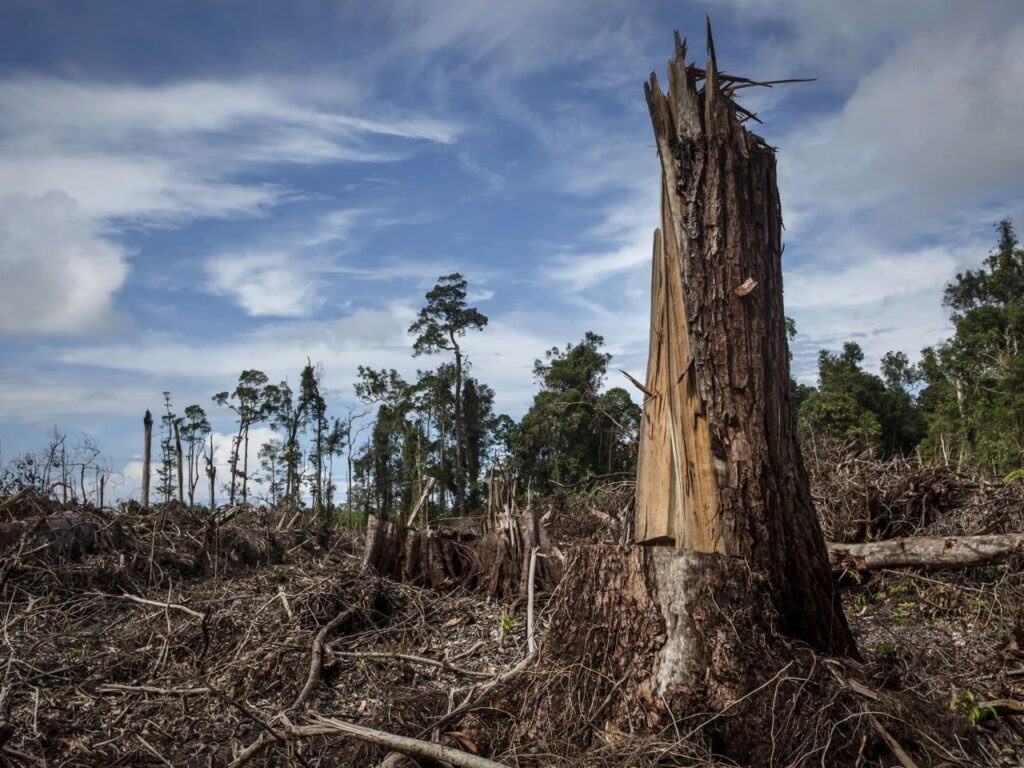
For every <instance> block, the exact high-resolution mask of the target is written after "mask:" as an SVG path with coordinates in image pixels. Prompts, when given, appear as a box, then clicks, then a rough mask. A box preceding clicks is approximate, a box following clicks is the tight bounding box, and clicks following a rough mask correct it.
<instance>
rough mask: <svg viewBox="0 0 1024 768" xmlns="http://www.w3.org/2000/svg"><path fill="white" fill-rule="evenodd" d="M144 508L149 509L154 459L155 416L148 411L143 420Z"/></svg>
mask: <svg viewBox="0 0 1024 768" xmlns="http://www.w3.org/2000/svg"><path fill="white" fill-rule="evenodd" d="M142 432H143V440H142V508H143V509H146V508H148V507H149V472H150V462H151V461H152V458H153V415H152V414H151V413H150V412H149V411H146V415H145V417H143V419H142Z"/></svg>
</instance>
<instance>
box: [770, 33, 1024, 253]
mask: <svg viewBox="0 0 1024 768" xmlns="http://www.w3.org/2000/svg"><path fill="white" fill-rule="evenodd" d="M1022 48H1024V20H1021V21H1019V22H1018V23H1016V24H1008V25H1006V26H1004V27H1003V28H1002V29H999V30H997V31H992V30H987V29H986V30H980V29H977V28H972V27H967V28H959V27H957V28H944V29H943V30H942V31H941V32H933V33H932V34H931V35H928V36H924V35H917V36H913V37H911V38H910V39H908V40H907V41H905V42H903V43H902V44H900V45H899V46H897V47H896V48H895V50H893V52H892V54H891V55H890V56H889V57H888V58H887V59H886V60H885V61H883V62H882V63H881V64H880V65H879V66H878V67H877V68H876V69H874V70H873V71H871V72H870V74H868V75H866V76H865V77H863V78H862V79H861V80H860V82H859V83H858V84H857V87H856V89H855V90H854V92H853V93H852V95H851V96H850V97H849V99H848V100H847V101H846V103H845V105H844V106H843V108H842V110H841V111H840V112H839V113H837V114H835V115H830V116H828V117H825V118H823V119H821V120H819V121H817V122H814V123H812V124H811V125H809V126H808V127H807V128H806V129H805V130H800V131H798V132H797V133H796V134H795V135H792V136H790V137H788V138H785V139H784V140H783V147H784V150H783V153H782V155H781V157H782V179H783V184H784V189H785V191H786V193H787V195H786V197H787V200H786V202H787V203H788V204H789V205H791V206H796V207H797V209H798V212H799V213H800V214H801V218H800V221H801V222H805V221H806V220H807V218H808V216H807V214H808V212H807V210H806V209H807V208H813V209H819V210H820V209H826V210H831V211H835V212H842V213H843V214H844V215H847V216H851V215H856V214H857V213H858V212H865V213H866V214H867V215H868V216H869V217H870V218H869V220H868V221H862V222H861V225H862V226H863V225H865V224H868V225H873V226H875V227H878V228H884V229H886V230H888V231H893V230H895V232H896V233H897V234H898V233H900V232H908V231H909V232H915V231H916V232H920V231H921V230H922V229H924V228H929V227H932V226H934V223H935V222H936V221H937V220H938V221H941V218H937V217H944V216H948V215H950V214H953V213H958V212H961V211H962V210H964V209H971V208H973V207H977V206H978V205H979V203H984V202H985V201H988V200H992V199H1005V198H1006V197H1007V196H1010V197H1018V198H1019V197H1020V196H1021V195H1022V187H1021V181H1020V179H1021V178H1022V176H1024V153H1021V152H1020V148H1019V145H1020V138H1019V130H1018V126H1019V125H1020V124H1021V123H1022V122H1024V98H1022V96H1021V94H1022V92H1024V60H1022V58H1021V56H1020V55H1019V52H1020V50H1021V49H1022Z"/></svg>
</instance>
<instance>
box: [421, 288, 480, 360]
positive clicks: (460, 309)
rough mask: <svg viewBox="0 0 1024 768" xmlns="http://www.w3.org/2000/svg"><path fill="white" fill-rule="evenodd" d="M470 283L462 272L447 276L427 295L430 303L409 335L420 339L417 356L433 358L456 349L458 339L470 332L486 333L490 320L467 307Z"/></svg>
mask: <svg viewBox="0 0 1024 768" xmlns="http://www.w3.org/2000/svg"><path fill="white" fill-rule="evenodd" d="M466 285H467V284H466V280H465V278H464V277H463V276H462V275H460V274H459V273H458V272H454V273H452V274H450V275H443V276H442V277H440V278H438V280H437V284H436V285H435V286H434V287H433V288H431V289H430V290H429V291H428V292H427V295H426V299H427V303H426V305H425V306H424V307H423V308H422V309H421V310H420V311H419V315H417V318H416V321H415V322H414V323H413V324H412V325H410V326H409V333H411V334H413V335H415V336H416V341H415V342H413V347H412V349H413V355H414V356H415V355H423V354H427V355H431V354H434V353H436V352H439V351H441V350H450V349H455V348H456V347H457V346H458V342H457V341H456V339H457V338H460V337H462V336H465V335H466V331H468V330H470V329H472V330H477V331H479V330H483V328H484V327H486V325H487V317H486V316H485V315H483V314H481V313H480V312H479V311H477V309H476V308H475V307H467V306H466Z"/></svg>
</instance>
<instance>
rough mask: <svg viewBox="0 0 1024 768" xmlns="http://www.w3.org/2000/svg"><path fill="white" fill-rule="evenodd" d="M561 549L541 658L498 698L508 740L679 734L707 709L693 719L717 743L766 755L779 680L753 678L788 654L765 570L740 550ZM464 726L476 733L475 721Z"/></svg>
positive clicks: (720, 749)
mask: <svg viewBox="0 0 1024 768" xmlns="http://www.w3.org/2000/svg"><path fill="white" fill-rule="evenodd" d="M567 560H568V564H567V566H566V573H565V577H564V579H563V581H562V583H561V584H560V585H559V587H558V605H557V607H556V609H555V612H554V616H553V618H552V621H551V624H550V627H549V629H548V632H547V634H546V635H545V636H544V638H543V640H542V641H541V644H540V647H539V649H538V653H537V662H536V663H535V664H534V666H533V667H532V668H531V670H530V673H529V674H527V676H526V678H525V684H524V685H523V686H521V687H520V688H519V689H517V690H515V691H513V692H512V693H511V694H510V695H508V696H505V697H503V699H502V702H503V703H502V707H501V709H502V710H503V711H504V712H505V713H507V715H511V721H510V723H509V731H508V732H507V734H505V737H504V738H505V739H507V742H508V744H516V745H523V744H543V745H545V748H547V749H550V750H552V751H554V752H555V753H558V754H561V753H562V751H563V750H564V752H565V753H570V752H571V751H572V750H573V749H578V748H580V747H582V746H584V745H586V744H588V743H590V741H591V739H592V738H593V737H594V735H595V733H596V734H597V735H598V737H599V738H602V739H604V740H607V739H609V738H611V739H615V738H619V737H621V736H622V735H623V734H625V733H631V732H632V733H648V732H654V733H658V732H668V733H669V734H672V733H676V738H679V729H683V728H684V727H685V728H686V729H689V728H690V727H692V725H693V723H694V722H695V719H694V718H693V717H692V716H693V715H694V714H696V713H708V714H707V715H706V716H700V717H698V718H696V721H697V722H704V721H706V727H703V728H702V729H701V731H702V733H701V737H700V738H702V739H706V740H707V741H708V742H709V746H710V747H711V748H712V749H713V750H714V751H715V752H716V753H719V754H723V755H727V756H729V757H730V758H732V759H735V760H739V761H741V762H743V763H746V764H752V765H761V764H766V759H767V756H768V753H769V752H770V751H771V749H772V748H773V745H772V743H771V741H770V740H768V739H765V738H764V733H765V728H767V727H768V723H769V721H770V718H771V717H772V712H771V706H769V704H770V700H771V698H772V696H774V695H777V694H778V691H777V690H776V689H774V688H764V689H761V690H758V689H759V688H760V687H761V686H762V684H763V683H764V682H765V681H767V680H770V679H771V678H772V677H775V676H777V675H778V673H779V672H780V670H782V669H784V668H785V667H786V665H787V664H789V663H790V662H791V661H792V657H791V656H789V655H788V653H787V651H786V649H785V648H784V646H783V645H781V644H780V643H778V642H776V637H775V636H774V631H773V627H772V623H773V619H774V618H775V616H776V614H775V611H774V609H773V608H772V606H771V603H770V600H768V598H767V593H766V592H765V591H764V589H763V585H762V584H761V583H760V578H759V577H758V576H757V575H756V574H753V573H752V572H751V571H749V570H748V569H747V568H746V567H745V566H744V565H743V562H742V561H741V560H738V559H737V558H732V557H727V556H723V555H720V554H717V553H703V552H693V551H680V550H677V549H674V548H670V547H637V546H594V545H588V546H578V547H574V548H573V549H571V550H570V551H569V552H568V553H567ZM801 682H802V681H801ZM755 691H757V694H756V695H754V694H752V692H755ZM785 695H786V696H787V697H788V696H789V695H790V692H788V691H787V692H786V694H785ZM787 700H788V699H787ZM740 702H743V706H737V705H738V704H739V703H740ZM791 703H792V707H793V709H796V707H797V706H798V705H797V701H796V696H795V694H794V697H793V699H792V702H791ZM730 710H731V711H730ZM726 711H729V716H728V717H720V716H718V715H713V714H712V713H722V712H726ZM516 713H519V714H518V715H516ZM480 719H481V720H482V721H484V722H486V721H487V716H486V715H482V716H480ZM684 722H685V723H686V724H687V725H685V726H684V725H683V723H684ZM462 727H463V728H468V729H469V730H470V731H471V732H472V733H474V738H476V736H477V733H478V731H477V730H476V728H475V727H474V723H473V722H472V721H470V722H469V723H464V724H463V726H462ZM484 730H486V728H485V729H484ZM491 732H492V733H493V729H492V730H491ZM481 738H485V737H483V736H481ZM669 740H671V737H670V738H669ZM489 746H496V745H489ZM501 746H503V747H507V745H506V744H504V743H503V744H502V745H501ZM780 764H781V763H780Z"/></svg>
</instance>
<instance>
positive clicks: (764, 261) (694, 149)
mask: <svg viewBox="0 0 1024 768" xmlns="http://www.w3.org/2000/svg"><path fill="white" fill-rule="evenodd" d="M685 53H686V51H685V46H684V45H683V43H682V42H681V41H680V40H679V37H678V35H677V36H676V55H675V57H674V58H673V60H672V61H670V62H669V67H668V80H669V92H668V94H664V93H662V91H661V89H660V87H659V86H658V80H657V77H656V76H655V75H652V76H651V80H650V83H649V84H647V86H646V87H645V92H646V95H647V102H648V106H649V107H650V113H651V120H652V122H653V125H654V135H655V139H656V141H657V146H658V155H659V157H660V159H661V169H662V179H661V186H662V206H661V227H660V229H659V230H658V232H656V233H655V238H654V244H655V247H654V261H653V280H652V297H651V307H652V310H651V340H650V357H649V360H648V370H647V382H646V389H647V390H648V392H650V394H649V395H648V396H647V398H646V399H645V402H644V417H643V424H642V428H641V435H640V455H639V466H638V471H637V503H636V528H635V530H636V537H637V540H638V541H639V542H641V543H644V542H646V543H672V544H674V545H675V546H676V548H678V549H684V550H690V551H694V552H703V553H709V554H710V553H717V554H718V555H720V556H722V557H734V558H741V559H742V560H743V561H744V562H745V563H746V564H747V566H748V567H749V568H751V570H753V571H755V572H756V573H759V574H762V575H763V576H764V577H765V579H766V581H765V588H766V590H767V594H768V596H769V597H770V600H771V603H772V605H773V606H774V608H775V610H776V612H777V613H778V617H779V621H780V623H781V625H780V627H779V628H780V630H781V631H782V632H783V633H784V634H787V635H789V636H791V637H793V638H796V639H800V640H803V641H805V642H807V643H809V644H810V645H812V646H814V647H816V648H818V649H820V650H823V651H828V652H834V653H839V654H843V653H848V652H850V651H852V650H853V640H852V638H851V635H850V632H849V629H848V628H847V625H846V620H845V618H844V617H843V614H842V609H841V606H840V603H839V598H838V595H837V593H836V591H835V589H834V587H833V584H832V579H831V575H830V571H829V563H828V556H827V554H826V551H825V542H824V538H823V536H822V532H821V528H820V525H819V524H818V520H817V516H816V514H815V510H814V505H813V502H812V499H811V491H810V482H809V480H808V477H807V473H806V471H805V469H804V465H803V459H802V457H801V455H800V445H799V442H798V440H797V434H796V421H795V418H794V414H793V408H792V404H791V402H790V375H789V354H788V347H787V342H786V326H785V313H784V311H783V305H782V263H781V256H782V241H781V230H782V218H781V206H780V202H779V194H778V188H777V186H776V179H775V153H774V151H773V149H772V148H771V147H769V146H768V145H767V144H765V142H764V141H763V140H762V139H761V138H760V137H758V136H756V135H754V134H753V133H750V132H749V131H747V130H746V129H745V128H744V127H743V124H742V121H743V120H744V119H745V117H746V115H747V113H746V112H745V111H744V110H743V109H742V108H741V107H739V106H738V105H737V104H736V103H735V102H734V101H733V100H732V99H731V98H730V96H729V94H730V93H731V88H732V86H734V85H736V82H735V78H733V79H732V80H730V77H729V76H727V75H722V74H720V73H719V72H718V69H717V64H716V62H715V55H714V45H713V43H712V42H711V36H710V30H709V34H708V53H709V59H708V63H707V66H706V68H705V69H704V70H703V72H702V71H700V70H697V69H696V68H695V67H692V66H691V67H687V66H686V65H685V64H684V57H685ZM700 80H703V88H702V89H700V90H698V82H699V81H700Z"/></svg>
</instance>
